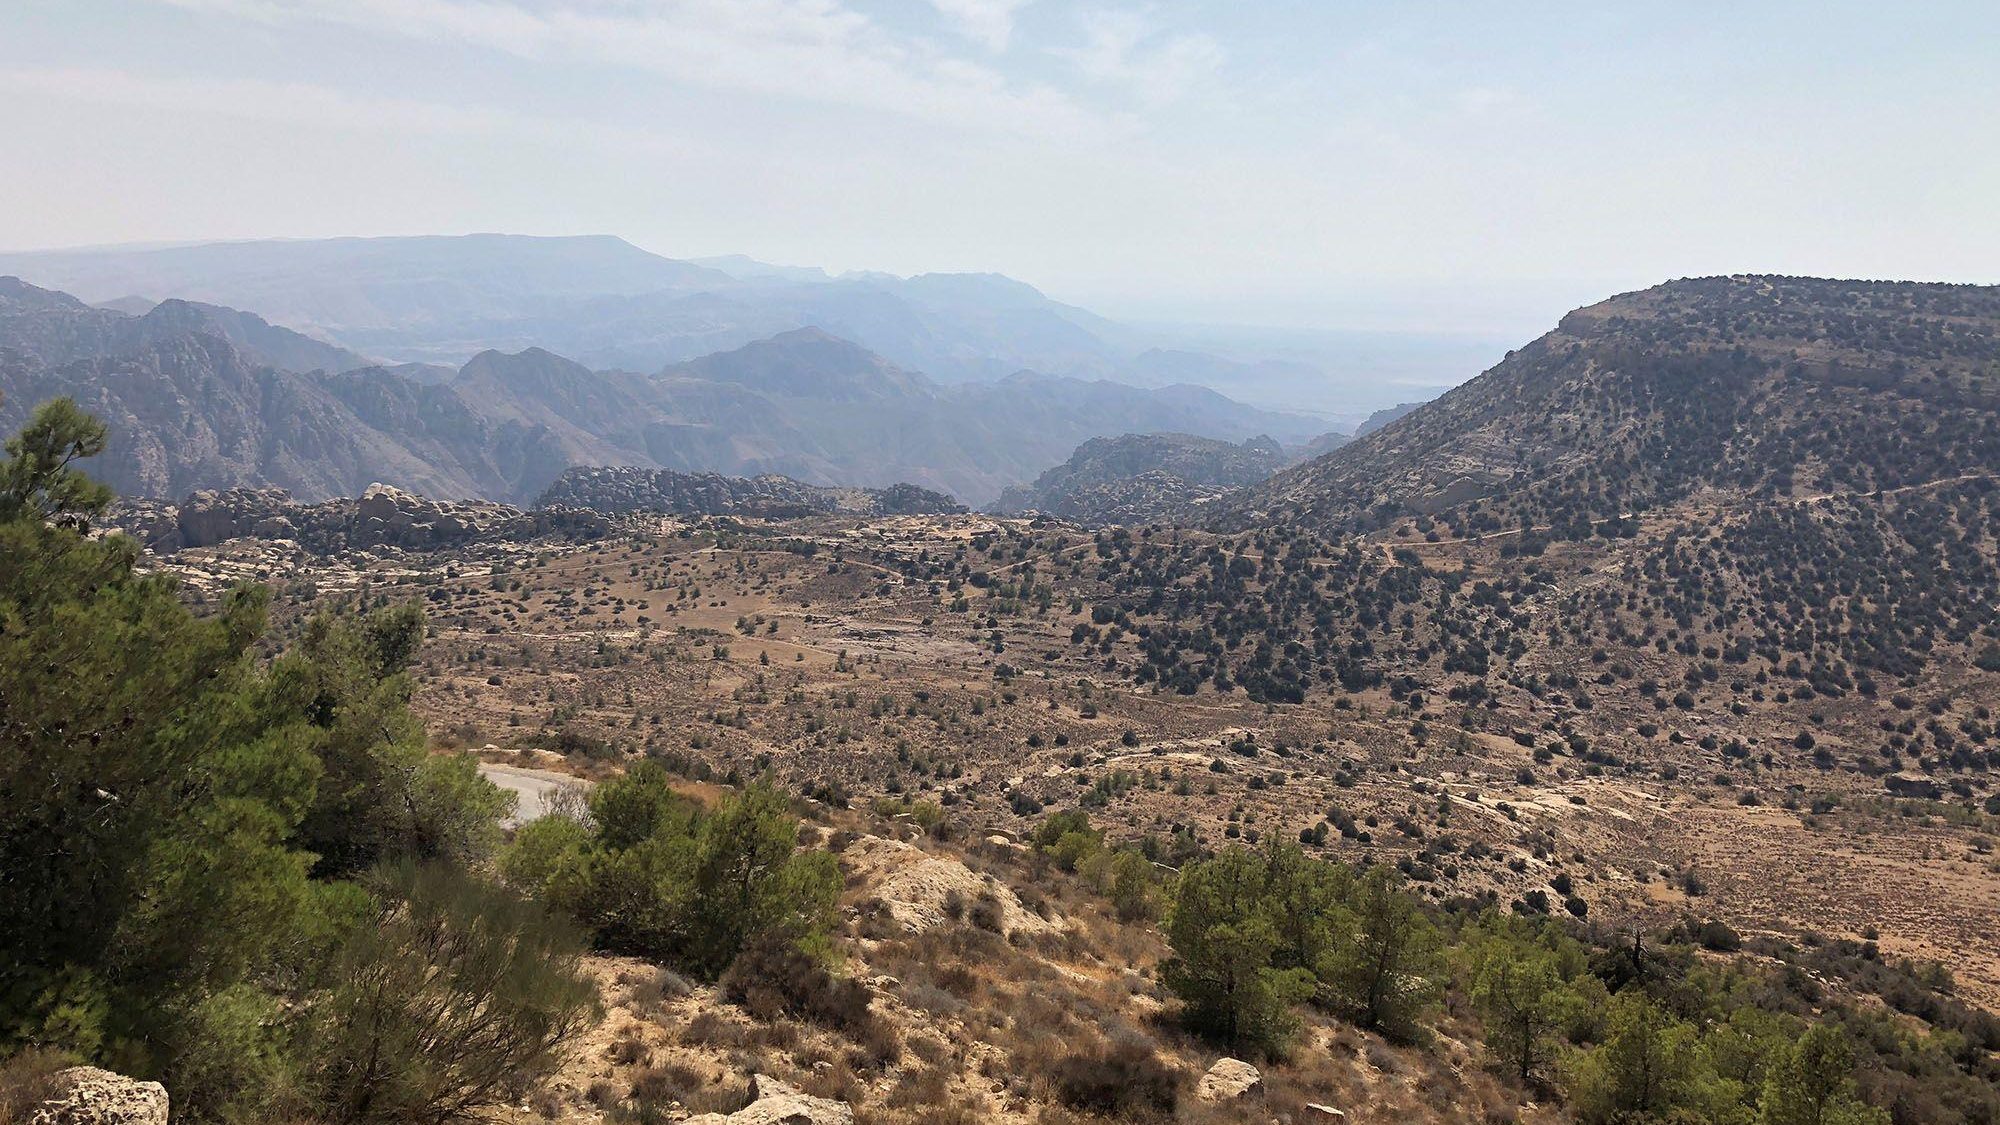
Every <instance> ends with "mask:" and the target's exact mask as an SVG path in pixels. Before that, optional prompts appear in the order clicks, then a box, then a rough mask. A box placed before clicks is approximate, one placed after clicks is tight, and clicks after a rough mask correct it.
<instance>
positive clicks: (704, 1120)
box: [684, 1074, 854, 1125]
mask: <svg viewBox="0 0 2000 1125" xmlns="http://www.w3.org/2000/svg"><path fill="white" fill-rule="evenodd" d="M750 1096H751V1097H752V1098H753V1099H754V1100H753V1101H751V1103H750V1104H749V1105H747V1106H744V1107H743V1108H742V1109H739V1110H737V1111H736V1112H735V1113H730V1114H721V1113H704V1114H702V1115H700V1116H698V1117H690V1118H688V1119H687V1121H686V1122H685V1123H684V1125H854V1111H853V1110H852V1109H849V1108H848V1107H847V1104H846V1103H845V1102H836V1101H832V1100H829V1099H827V1098H815V1097H813V1096H812V1095H810V1094H803V1093H800V1092H799V1091H798V1090H795V1089H793V1088H792V1087H790V1086H787V1085H785V1084H784V1083H783V1082H780V1081H778V1080H777V1079H775V1078H772V1077H770V1076H769V1075H765V1074H756V1075H752V1076H751V1078H750Z"/></svg>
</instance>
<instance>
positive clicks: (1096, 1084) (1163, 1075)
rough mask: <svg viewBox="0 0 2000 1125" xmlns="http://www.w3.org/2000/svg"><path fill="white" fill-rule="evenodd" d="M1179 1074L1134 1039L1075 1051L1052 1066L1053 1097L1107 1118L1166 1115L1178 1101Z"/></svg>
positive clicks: (1172, 1110) (1143, 1044)
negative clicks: (1088, 1049) (1098, 1047)
mask: <svg viewBox="0 0 2000 1125" xmlns="http://www.w3.org/2000/svg"><path fill="white" fill-rule="evenodd" d="M1180 1079H1181V1075H1180V1072H1179V1071H1178V1070H1176V1069H1174V1068H1173V1067H1172V1066H1169V1065H1168V1064H1166V1063H1165V1062H1162V1061H1161V1060H1160V1056H1159V1055H1158V1054H1157V1053H1155V1052H1154V1050H1153V1049H1152V1047H1150V1046H1149V1045H1147V1044H1146V1043H1144V1042H1142V1041H1140V1040H1138V1039H1123V1040H1120V1041H1118V1042H1116V1043H1113V1044H1112V1045H1110V1046H1109V1047H1107V1048H1104V1049H1102V1050H1090V1051H1076V1052H1073V1053H1071V1054H1068V1055H1065V1056H1063V1058H1061V1059H1059V1060H1058V1061H1057V1062H1056V1065H1055V1073H1054V1075H1053V1081H1054V1085H1055V1090H1056V1098H1057V1099H1058V1100H1059V1101H1061V1102H1062V1104H1063V1105H1065V1106H1068V1107H1069V1108H1071V1109H1076V1110H1082V1111H1084V1112H1086V1113H1097V1114H1103V1115H1106V1116H1110V1115H1114V1114H1115V1115H1118V1116H1120V1117H1124V1118H1130V1117H1133V1116H1139V1115H1159V1116H1167V1115H1171V1114H1172V1113H1173V1112H1174V1109H1175V1107H1176V1106H1177V1105H1178V1104H1179V1102H1180Z"/></svg>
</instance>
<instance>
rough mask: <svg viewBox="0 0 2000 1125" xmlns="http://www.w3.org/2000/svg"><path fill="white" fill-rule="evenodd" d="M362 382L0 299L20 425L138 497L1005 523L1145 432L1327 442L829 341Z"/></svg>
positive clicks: (150, 319)
mask: <svg viewBox="0 0 2000 1125" xmlns="http://www.w3.org/2000/svg"><path fill="white" fill-rule="evenodd" d="M280 359H288V360H290V361H293V362H302V361H311V362H314V363H315V364H316V366H318V367H319V368H320V370H318V371H316V372H314V373H310V374H300V373H298V372H294V371H288V370H286V369H285V368H284V367H283V366H282V364H281V363H280V362H278V361H279V360H280ZM348 362H351V356H350V353H344V352H341V351H340V350H338V349H332V348H330V347H329V346H327V345H324V344H323V343H320V342H318V341H314V340H311V339H310V338H308V337H305V336H303V335H300V334H298V333H294V332H291V331H289V330H287V329H281V328H276V327H275V326H272V325H270V324H268V323H267V322H265V321H264V320H262V319H261V318H260V317H257V316H253V315H250V314H246V313H237V312H235V311H234V310H230V309H223V308H217V307H214V306H207V305H199V304H195V303H193V302H187V301H164V302H161V303H160V304H158V305H156V306H154V307H153V308H152V309H151V311H149V312H147V313H146V314H145V315H144V316H138V317H134V316H128V315H126V314H124V313H120V312H117V311H114V310H111V309H104V308H93V307H91V306H88V305H85V304H84V303H82V302H81V301H79V300H76V299H75V298H73V297H70V296H68V295H65V294H61V293H55V292H52V291H49V290H44V289H41V288H39V287H36V286H32V285H27V284H25V283H23V282H20V281H18V280H14V279H6V280H4V281H0V395H4V396H5V397H4V399H0V423H4V424H7V425H13V424H18V421H19V420H20V418H21V417H23V416H24V415H25V412H26V411H27V410H28V409H30V408H31V407H32V406H33V405H34V404H35V403H36V402H39V401H41V400H42V399H45V398H48V397H51V396H54V395H61V394H67V395H71V396H73V397H75V398H77V399H78V400H79V401H80V402H81V403H82V404H83V405H84V406H85V407H86V408H87V409H90V410H92V411H93V412H95V413H97V414H99V415H100V416H102V417H103V418H104V419H105V420H106V422H107V423H108V424H109V425H110V426H111V427H112V432H113V442H112V446H111V449H110V451H108V452H107V454H106V455H105V457H104V458H103V459H102V460H103V463H102V464H101V465H99V466H97V467H96V468H97V471H99V472H100V473H102V474H103V475H105V476H106V478H107V479H108V480H109V482H110V483H112V484H113V485H114V486H116V487H117V488H118V489H119V490H120V491H121V492H124V493H126V494H128V495H134V496H150V497H158V498H175V497H179V496H181V495H184V494H186V493H188V492H190V491H193V490H196V489H201V488H229V487H238V486H249V487H265V486H275V487H282V488H286V489H289V490H290V491H291V492H293V493H294V494H296V495H297V496H299V497H300V498H302V499H305V500H317V499H326V498H330V497H339V496H352V495H355V494H356V493H357V492H359V491H360V490H361V489H363V488H365V487H367V486H368V485H369V484H371V483H374V482H376V481H381V482H384V483H387V484H391V485H394V486H397V487H402V488H407V489H410V490H412V491H415V492H420V493H423V494H425V495H429V496H435V497H441V498H453V499H457V498H469V497H477V498H486V499H495V500H505V501H510V502H516V503H519V502H524V501H526V500H529V499H531V498H533V497H534V496H536V495H537V494H539V493H540V492H541V491H542V490H543V489H544V488H545V487H547V485H548V484H549V483H550V482H551V481H553V480H555V479H556V477H557V476H558V475H560V474H561V473H562V471H563V470H564V469H566V468H569V467H570V466H573V465H598V466H605V465H610V466H616V465H630V466H638V467H643V468H653V469H674V470H679V471H685V472H700V471H717V472H725V473H729V474H732V475H741V476H756V475H761V474H765V473H778V474H783V475H786V476H790V477H794V478H796V479H799V480H801V481H804V482H807V483H812V484H821V485H847V486H858V487H886V486H888V485H892V484H897V483H901V482H908V483H912V484H915V485H917V486H920V487H923V488H928V489H934V490H936V491H939V492H944V493H950V494H953V495H958V496H963V497H966V498H967V499H969V500H972V501H973V502H985V501H987V500H990V499H991V498H992V497H994V496H996V495H997V494H998V493H999V491H1000V489H1001V488H1002V487H1004V486H1005V485H1006V484H1008V483H1011V482H1013V481H1017V480H1021V479H1024V478H1026V477H1028V476H1030V475H1032V474H1033V473H1034V472H1036V471H1038V470H1039V469H1040V468H1041V467H1043V466H1046V465H1048V464H1050V463H1052V462H1054V461H1056V460H1058V459H1060V458H1061V457H1063V456H1064V455H1066V454H1067V453H1068V452H1069V451H1070V450H1071V449H1073V448H1074V447H1075V445H1076V444H1077V443H1079V442H1081V441H1084V440H1086V439H1088V438H1091V437H1095V436H1100V435H1103V434H1107V433H1116V432H1119V431H1122V430H1124V429H1127V428H1129V427H1130V426H1132V425H1135V424H1136V425H1141V426H1145V427H1148V428H1157V429H1170V430H1181V431H1193V432H1202V433H1209V434H1213V435H1215V436H1217V437H1222V438H1227V439H1230V440H1241V439H1243V438H1247V437H1249V436H1251V435H1253V434H1257V433H1265V432H1273V433H1277V434H1280V435H1282V436H1289V437H1296V436H1299V435H1301V434H1303V433H1304V432H1305V431H1308V430H1310V429H1312V428H1313V424H1312V423H1311V422H1310V420H1308V419H1303V418H1298V417H1293V416H1287V415H1280V414H1273V413H1269V412H1266V411H1260V410H1255V409H1253V408H1250V407H1246V406H1243V405H1241V404H1239V403H1234V402H1231V401H1230V400H1228V399H1226V398H1223V397H1222V396H1220V395H1217V394H1215V393H1213V392H1210V391H1206V390H1203V389H1201V388H1194V387H1167V388H1159V389H1154V390H1142V389H1139V388H1135V387H1128V386H1124V385H1121V384H1116V383H1110V382H1105V381H1091V380H1079V379H1074V378H1067V377H1058V376H1044V375H1038V374H1033V373H1029V372H1019V373H1016V374H1014V375H1011V376H1009V377H1007V378H1005V379H1002V380H999V381H997V382H992V383H974V384H966V385H961V386H942V385H939V384H937V383H935V382H933V381H932V380H930V379H928V378H926V377H924V376H922V375H919V374H917V373H915V372H912V371H908V370H906V369H903V368H900V367H898V366H896V365H895V364H892V363H890V362H889V361H887V360H885V359H883V358H882V357H880V356H878V355H875V354H874V353H872V352H869V351H868V350H867V349H865V348H861V347H859V346H858V345H855V344H854V343H852V342H851V341H847V340H843V339H840V338H838V337H835V336H832V335H830V334H828V333H826V332H823V331H820V330H816V329H800V330H794V331H792V332H787V333H785V334H783V335H781V336H778V337H776V338H773V339H770V340H764V341H754V342H752V343H751V344H749V345H746V346H744V347H742V348H739V349H736V350H734V351H731V352H725V353H719V354H715V355H710V356H706V357H702V358H700V359H698V360H696V361H693V362H690V363H687V364H679V365H674V366H671V367H669V368H666V369H664V370H662V371H660V372H659V373H658V374H653V375H646V374H635V373H631V372H619V371H607V372H596V371H592V370H591V369H590V368H588V367H586V366H584V365H582V364H580V363H576V362H574V361H572V360H570V359H567V358H565V357H563V356H560V355H557V354H555V353H552V352H549V351H547V350H545V349H539V348H530V349H525V350H522V351H519V352H513V353H508V352H502V351H498V350H491V349H489V350H486V351H482V352H480V353H479V354H477V355H475V356H473V357H472V358H471V359H470V360H469V361H468V362H466V363H465V364H464V366H463V367H461V368H460V369H459V370H458V371H457V372H456V373H455V374H453V375H450V376H449V377H444V376H443V375H442V373H439V372H436V371H434V370H432V369H415V370H413V369H410V368H407V367H404V368H389V367H382V366H366V367H359V368H352V369H348V370H333V369H335V368H340V367H343V366H345V365H346V364H347V363H348Z"/></svg>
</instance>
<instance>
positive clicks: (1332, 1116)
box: [1306, 1102, 1347, 1125]
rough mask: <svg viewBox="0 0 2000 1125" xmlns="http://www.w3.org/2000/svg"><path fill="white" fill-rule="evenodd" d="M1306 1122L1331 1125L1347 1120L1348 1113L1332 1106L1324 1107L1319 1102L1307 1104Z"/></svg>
mask: <svg viewBox="0 0 2000 1125" xmlns="http://www.w3.org/2000/svg"><path fill="white" fill-rule="evenodd" d="M1306 1120H1307V1121H1313V1122H1318V1123H1319V1125H1331V1123H1332V1122H1335V1121H1345V1120H1347V1111H1346V1110H1344V1109H1335V1108H1333V1107H1332V1106H1330V1105H1322V1104H1320V1103H1319V1102H1307V1103H1306Z"/></svg>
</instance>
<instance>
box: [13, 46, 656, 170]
mask: <svg viewBox="0 0 2000 1125" xmlns="http://www.w3.org/2000/svg"><path fill="white" fill-rule="evenodd" d="M7 88H12V89H15V90H20V91H23V92H25V93H30V94H37V95H41V96H43V97H52V98H62V99H65V100H69V101H79V102H91V103H96V104H98V105H110V106H118V107H122V108H129V109H137V110H155V111H168V112H172V113H189V114H213V115H216V116H221V117H233V118H237V119H239V120H245V121H260V122H267V123H273V124H280V125H295V126H300V127H304V128H317V129H331V130H337V131H341V132H348V131H353V130H362V131H374V132H384V133H404V134H422V135H436V136H447V137H465V136H480V137H485V136H498V137H506V138H524V139H529V140H546V141H551V142H555V143H561V144H572V143H576V142H585V143H592V144H597V145H601V146H603V147H606V148H609V149H613V150H615V151H620V152H629V151H633V150H639V151H654V152H663V153H681V152H685V150H686V148H687V145H688V142H687V141H686V140H685V139H684V138H669V137H666V136H664V135H662V134H660V133H656V132H649V131H641V130H636V129H626V128H621V127H619V126H615V125H609V124H605V123H603V122H598V121H585V120H576V119H571V118H558V117H547V116H540V115H535V114H521V113H514V112H510V111H507V110H499V109H491V108H487V107H483V106H462V105H450V104H446V103H441V102H429V101H421V100H416V99H411V98H401V97H391V96H385V95H381V94H369V93H358V92H355V91H351V90H341V89H335V88H333V87H330V86H320V85H314V84H311V83H304V82H268V81H263V80H260V79H246V78H188V77H161V76H156V75H147V74H138V73H134V72H131V71H124V70H113V69H105V68H95V67H41V68H24V69H16V70H0V89H7Z"/></svg>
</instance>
